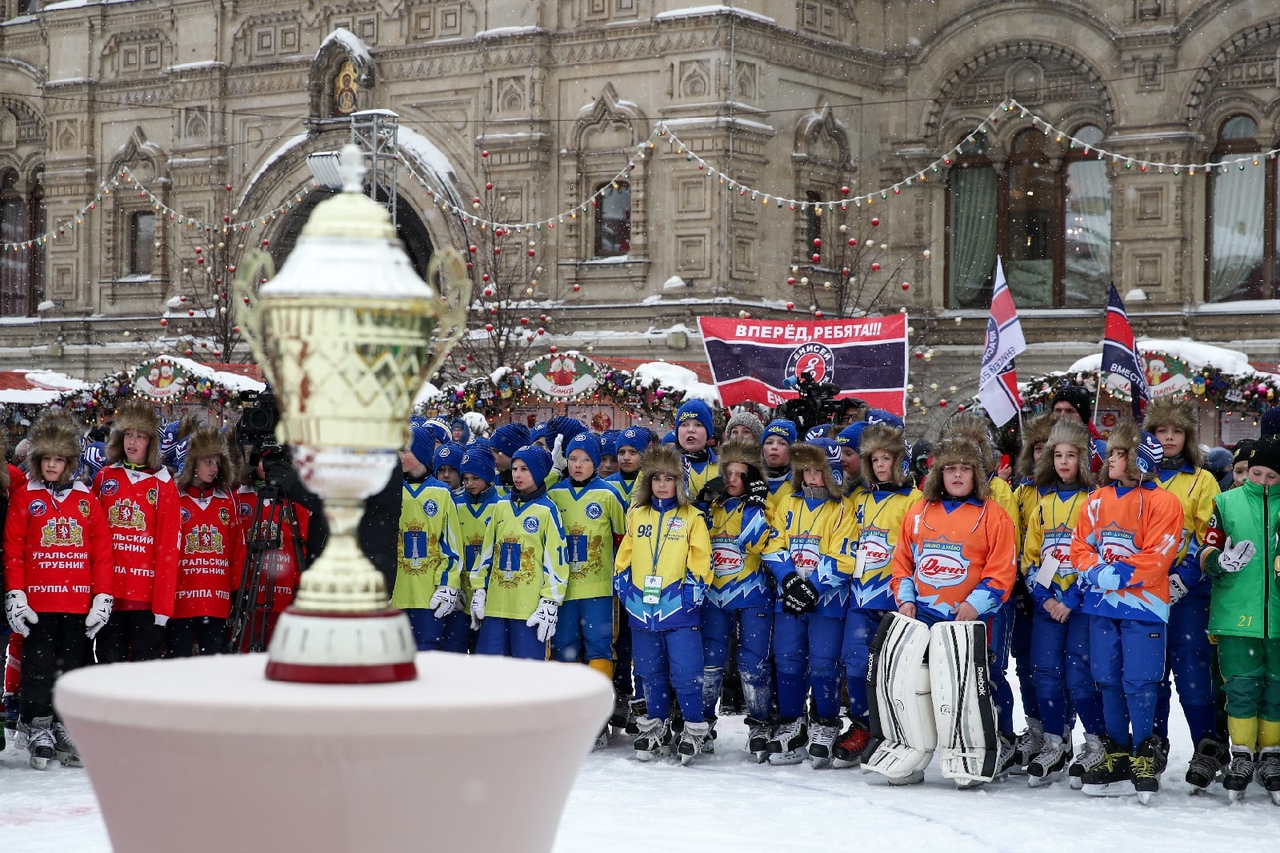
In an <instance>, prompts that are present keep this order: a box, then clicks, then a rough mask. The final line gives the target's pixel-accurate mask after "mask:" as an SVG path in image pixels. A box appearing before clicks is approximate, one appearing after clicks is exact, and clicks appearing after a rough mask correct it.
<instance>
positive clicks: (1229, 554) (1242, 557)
mask: <svg viewBox="0 0 1280 853" xmlns="http://www.w3.org/2000/svg"><path fill="white" fill-rule="evenodd" d="M1256 553H1258V549H1257V548H1256V547H1255V546H1254V544H1253V543H1252V542H1250V541H1249V540H1248V539H1246V540H1244V541H1243V542H1235V543H1232V541H1231V538H1230V537H1227V547H1225V548H1223V549H1222V553H1221V554H1219V555H1218V568H1220V569H1222V570H1223V571H1224V572H1238V571H1240V570H1241V569H1243V568H1244V567H1245V566H1247V565H1249V561H1250V560H1252V559H1253V555H1254V554H1256Z"/></svg>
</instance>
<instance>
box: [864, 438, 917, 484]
mask: <svg viewBox="0 0 1280 853" xmlns="http://www.w3.org/2000/svg"><path fill="white" fill-rule="evenodd" d="M876 451H883V452H885V453H888V454H889V455H890V456H892V457H893V480H892V481H891V482H892V483H893V484H894V485H895V486H901V485H903V484H904V483H906V482H907V480H909V479H910V475H909V474H908V472H906V471H904V470H903V468H902V457H903V456H905V455H906V452H907V442H906V439H904V438H903V436H902V430H900V429H898V428H897V427H895V426H892V425H890V424H887V423H874V424H872V425H871V426H869V427H867V428H866V429H864V430H863V431H862V438H861V439H860V440H859V442H858V453H859V455H861V456H862V478H863V479H864V480H866V481H867V482H868V483H870V482H872V479H873V478H874V477H875V474H874V473H873V472H872V470H871V454H872V453H875V452H876Z"/></svg>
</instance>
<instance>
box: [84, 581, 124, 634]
mask: <svg viewBox="0 0 1280 853" xmlns="http://www.w3.org/2000/svg"><path fill="white" fill-rule="evenodd" d="M115 603H116V600H115V599H114V598H112V597H111V596H109V595H107V594H106V593H105V592H100V593H98V594H97V595H95V596H94V597H93V604H92V605H90V606H89V615H88V616H86V617H84V635H85V636H86V637H88V638H89V639H91V640H92V639H93V638H94V637H96V636H98V632H99V631H101V630H102V626H103V625H105V624H107V620H108V619H110V618H111V608H112V606H113V605H114V604H115Z"/></svg>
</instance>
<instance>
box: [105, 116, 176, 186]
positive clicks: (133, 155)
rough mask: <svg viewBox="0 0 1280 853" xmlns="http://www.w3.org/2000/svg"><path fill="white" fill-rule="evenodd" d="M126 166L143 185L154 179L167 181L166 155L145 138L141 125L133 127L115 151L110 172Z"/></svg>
mask: <svg viewBox="0 0 1280 853" xmlns="http://www.w3.org/2000/svg"><path fill="white" fill-rule="evenodd" d="M125 166H127V167H128V168H129V171H131V172H132V173H133V175H134V179H135V180H136V181H137V182H138V184H140V185H141V186H144V187H150V186H151V184H152V183H154V182H155V181H156V180H163V181H168V178H169V173H168V157H167V155H166V154H165V152H164V149H163V148H161V147H160V146H159V145H157V144H155V143H154V142H152V141H151V140H150V139H148V138H147V135H146V133H144V132H143V130H142V128H141V127H135V128H134V129H133V133H131V134H130V135H129V140H128V141H127V142H126V143H125V144H124V145H122V146H120V148H119V149H118V150H117V151H116V155H115V157H114V158H112V160H111V174H113V175H114V174H118V173H119V172H120V170H121V168H122V167H125Z"/></svg>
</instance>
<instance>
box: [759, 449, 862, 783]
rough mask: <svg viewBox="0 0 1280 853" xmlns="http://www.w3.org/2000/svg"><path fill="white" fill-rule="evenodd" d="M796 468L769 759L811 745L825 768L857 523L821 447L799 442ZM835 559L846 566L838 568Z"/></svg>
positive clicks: (786, 514) (786, 502) (795, 756)
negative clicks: (809, 714) (808, 706)
mask: <svg viewBox="0 0 1280 853" xmlns="http://www.w3.org/2000/svg"><path fill="white" fill-rule="evenodd" d="M816 440H817V439H815V441H816ZM791 471H792V474H791V485H790V486H789V487H788V488H787V496H786V497H785V498H783V500H782V502H781V503H780V504H779V507H778V508H779V511H780V514H781V516H782V518H783V523H784V524H785V530H786V535H787V541H788V547H789V548H790V551H791V562H792V564H793V566H794V568H793V569H791V571H792V572H793V573H792V574H790V575H780V576H779V577H778V584H779V587H780V588H781V589H782V597H781V601H779V603H778V607H777V612H776V613H775V614H774V634H773V655H774V660H775V662H776V667H777V670H778V717H779V720H778V728H777V730H776V731H775V732H774V735H773V738H772V739H770V741H769V762H770V763H771V764H795V763H798V762H801V761H803V760H804V758H805V753H806V751H807V752H808V755H809V757H810V758H811V759H812V761H813V766H814V767H827V766H830V764H831V761H832V749H833V747H834V746H835V740H836V738H837V737H838V736H839V734H840V647H841V643H842V642H843V638H844V617H845V610H846V609H847V606H848V604H847V603H848V598H849V578H850V576H851V575H852V573H853V565H854V564H853V559H852V555H853V553H854V550H855V548H856V545H857V539H858V533H857V523H856V519H855V514H854V511H853V508H852V507H851V506H849V505H848V504H847V502H846V501H845V500H844V499H843V496H842V495H841V493H840V486H839V485H837V483H836V478H835V474H833V473H832V471H831V465H830V461H829V457H828V456H827V453H826V451H825V450H824V449H823V448H822V447H817V446H815V445H812V444H796V445H794V446H793V447H792V448H791ZM837 561H839V562H842V563H844V564H845V565H844V566H841V567H837V565H836V564H837ZM787 568H789V567H784V569H783V570H786V569H787ZM797 592H799V593H801V594H800V595H799V596H797ZM810 693H812V696H813V705H814V710H815V711H816V714H817V716H816V719H814V720H813V724H812V726H811V727H810V726H809V725H808V724H807V723H806V720H805V700H806V698H807V697H808V696H809V694H810Z"/></svg>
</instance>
